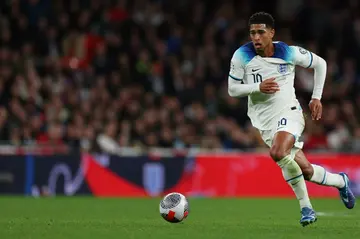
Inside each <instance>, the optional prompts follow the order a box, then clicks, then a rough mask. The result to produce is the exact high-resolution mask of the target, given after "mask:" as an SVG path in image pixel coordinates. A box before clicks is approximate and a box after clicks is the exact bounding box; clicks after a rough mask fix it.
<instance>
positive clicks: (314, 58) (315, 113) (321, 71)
mask: <svg viewBox="0 0 360 239" xmlns="http://www.w3.org/2000/svg"><path fill="white" fill-rule="evenodd" d="M296 48H297V49H294V51H295V59H294V62H295V64H296V65H300V66H302V67H306V68H313V69H314V89H313V93H312V96H311V101H310V104H309V106H310V110H311V113H312V118H313V119H316V120H319V119H320V118H321V114H322V105H321V102H320V100H321V97H322V93H323V89H324V84H325V79H326V69H327V64H326V61H325V60H324V59H323V58H321V57H320V56H318V55H316V54H315V53H313V52H311V51H307V50H305V49H303V48H300V47H296Z"/></svg>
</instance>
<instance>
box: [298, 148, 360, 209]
mask: <svg viewBox="0 0 360 239" xmlns="http://www.w3.org/2000/svg"><path fill="white" fill-rule="evenodd" d="M295 161H296V162H297V164H298V165H299V166H300V168H301V171H302V172H303V175H304V178H305V179H306V180H308V181H310V182H314V183H317V184H320V185H325V186H332V187H336V188H337V189H339V193H340V197H341V199H342V201H343V203H344V205H345V206H346V207H347V208H349V209H352V208H354V206H355V201H356V198H355V196H354V194H353V193H352V191H351V188H350V187H349V184H350V183H349V178H348V176H347V175H346V174H345V173H339V174H335V173H330V172H328V171H326V169H325V168H323V167H321V166H319V165H316V164H311V163H310V162H309V161H308V160H307V158H306V156H305V154H304V152H303V151H302V150H299V151H298V152H297V153H296V155H295Z"/></svg>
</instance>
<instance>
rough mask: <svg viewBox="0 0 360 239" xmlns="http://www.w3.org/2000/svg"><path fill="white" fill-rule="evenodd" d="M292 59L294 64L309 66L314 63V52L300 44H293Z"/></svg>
mask: <svg viewBox="0 0 360 239" xmlns="http://www.w3.org/2000/svg"><path fill="white" fill-rule="evenodd" d="M290 48H291V54H292V58H293V59H292V61H293V63H294V65H298V66H302V67H305V68H309V67H311V66H312V63H313V54H312V53H311V51H308V50H306V49H304V48H302V47H299V46H291V47H290Z"/></svg>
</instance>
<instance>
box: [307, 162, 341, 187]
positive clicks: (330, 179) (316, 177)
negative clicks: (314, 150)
mask: <svg viewBox="0 0 360 239" xmlns="http://www.w3.org/2000/svg"><path fill="white" fill-rule="evenodd" d="M312 166H313V169H314V174H313V176H312V177H311V179H310V180H309V181H311V182H314V183H317V184H320V185H326V186H332V187H336V188H343V187H345V181H344V178H343V177H342V176H341V175H339V174H335V173H329V172H327V171H326V169H325V168H323V167H321V166H319V165H316V164H312Z"/></svg>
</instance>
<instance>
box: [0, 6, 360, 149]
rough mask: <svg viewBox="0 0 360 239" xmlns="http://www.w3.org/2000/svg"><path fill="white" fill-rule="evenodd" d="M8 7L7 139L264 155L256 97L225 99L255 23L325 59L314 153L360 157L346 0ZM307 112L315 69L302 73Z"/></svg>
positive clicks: (356, 35)
mask: <svg viewBox="0 0 360 239" xmlns="http://www.w3.org/2000/svg"><path fill="white" fill-rule="evenodd" d="M269 2H270V1H260V0H243V1H235V0H234V1H224V0H223V1H200V0H182V1H170V0H169V1H167V0H157V1H155V0H153V1H152V0H131V1H130V0H129V1H126V0H116V1H111V0H57V1H51V0H8V1H1V2H0V9H1V13H0V137H1V138H0V139H1V141H2V144H11V145H34V144H50V145H58V146H60V145H62V146H63V145H67V146H69V147H71V148H73V149H82V150H86V151H98V150H105V151H108V152H114V151H117V150H121V148H123V147H138V148H142V149H146V148H148V147H172V148H177V149H182V148H206V149H240V150H253V149H262V148H264V147H265V146H264V144H263V143H262V141H261V138H260V137H259V134H258V133H257V131H256V130H255V129H254V128H253V127H252V126H251V124H250V122H249V119H248V117H247V99H246V98H241V99H235V98H231V97H229V96H228V94H227V76H228V71H229V63H230V59H231V56H232V54H233V52H234V51H235V50H236V49H237V48H238V47H239V46H240V45H241V44H243V43H245V42H247V41H248V39H249V38H248V25H247V20H248V18H249V16H250V15H251V14H252V13H253V12H255V11H259V10H265V11H269V12H270V13H271V14H273V16H274V17H275V20H276V37H275V38H276V39H275V40H281V41H284V42H286V43H288V44H289V45H291V44H294V45H300V46H303V47H305V48H307V49H309V50H311V51H313V52H315V53H317V54H318V55H320V56H322V57H323V58H325V59H326V61H327V63H328V74H327V80H326V86H325V90H324V95H323V107H324V111H323V117H322V119H321V121H320V122H313V121H312V120H311V117H307V120H306V121H307V122H306V123H307V125H306V129H305V134H304V141H305V149H306V150H342V151H343V150H345V151H360V125H359V116H360V115H359V112H360V111H359V110H360V77H359V73H360V72H359V69H360V59H359V56H360V8H359V7H360V5H359V3H358V1H352V0H345V1H336V0H332V1H329V0H326V1H325V0H323V1H306V0H292V1H288V0H277V1H271V4H270V3H269ZM295 82H296V90H297V91H296V92H297V95H298V97H299V100H300V102H301V104H302V105H303V108H304V110H305V111H306V112H308V107H307V104H308V102H309V100H310V96H311V93H312V87H313V71H312V70H311V69H310V70H309V69H302V68H299V69H297V76H296V80H295Z"/></svg>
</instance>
